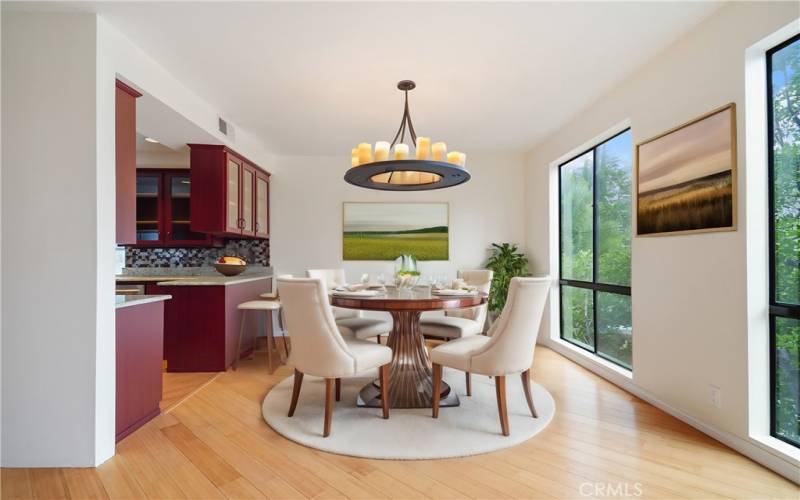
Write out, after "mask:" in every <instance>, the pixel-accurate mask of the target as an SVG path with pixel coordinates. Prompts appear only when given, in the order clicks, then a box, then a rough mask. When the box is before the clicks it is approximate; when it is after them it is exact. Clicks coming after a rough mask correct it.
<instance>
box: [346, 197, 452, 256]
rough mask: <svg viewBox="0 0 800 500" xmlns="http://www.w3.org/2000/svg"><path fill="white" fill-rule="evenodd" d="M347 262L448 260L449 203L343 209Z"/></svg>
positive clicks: (357, 205) (365, 205) (353, 205)
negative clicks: (403, 258) (401, 258)
mask: <svg viewBox="0 0 800 500" xmlns="http://www.w3.org/2000/svg"><path fill="white" fill-rule="evenodd" d="M342 212H343V218H344V220H343V224H342V226H343V234H342V254H343V258H344V260H394V259H396V258H397V257H399V256H401V255H413V256H414V257H416V258H417V260H448V259H449V246H450V245H449V242H450V240H449V232H448V231H449V224H448V205H447V203H357V202H346V203H345V204H344V209H343V211H342Z"/></svg>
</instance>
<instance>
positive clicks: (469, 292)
mask: <svg viewBox="0 0 800 500" xmlns="http://www.w3.org/2000/svg"><path fill="white" fill-rule="evenodd" d="M431 293H432V294H433V295H447V296H451V297H461V296H471V295H477V294H478V291H477V290H447V289H445V290H433V291H432V292H431Z"/></svg>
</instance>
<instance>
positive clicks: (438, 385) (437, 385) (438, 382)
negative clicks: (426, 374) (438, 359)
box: [431, 363, 442, 418]
mask: <svg viewBox="0 0 800 500" xmlns="http://www.w3.org/2000/svg"><path fill="white" fill-rule="evenodd" d="M441 390H442V365H437V364H436V363H434V364H433V392H432V393H431V408H433V418H439V399H440V398H441V396H442V395H441Z"/></svg>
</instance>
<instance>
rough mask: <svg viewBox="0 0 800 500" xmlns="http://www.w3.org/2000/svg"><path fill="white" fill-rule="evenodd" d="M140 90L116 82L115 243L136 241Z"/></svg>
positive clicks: (121, 243)
mask: <svg viewBox="0 0 800 500" xmlns="http://www.w3.org/2000/svg"><path fill="white" fill-rule="evenodd" d="M141 95H142V94H140V93H139V92H137V91H136V90H134V89H132V88H131V87H129V86H128V85H126V84H124V83H123V82H121V81H119V80H117V83H116V123H115V141H116V146H115V148H116V183H117V244H118V245H132V244H134V243H136V98H137V97H140V96H141Z"/></svg>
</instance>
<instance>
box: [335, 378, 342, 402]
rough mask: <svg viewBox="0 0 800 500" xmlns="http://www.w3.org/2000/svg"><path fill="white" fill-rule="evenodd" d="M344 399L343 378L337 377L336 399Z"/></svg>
mask: <svg viewBox="0 0 800 500" xmlns="http://www.w3.org/2000/svg"><path fill="white" fill-rule="evenodd" d="M341 399H342V379H340V378H337V379H336V401H339V400H341Z"/></svg>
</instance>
